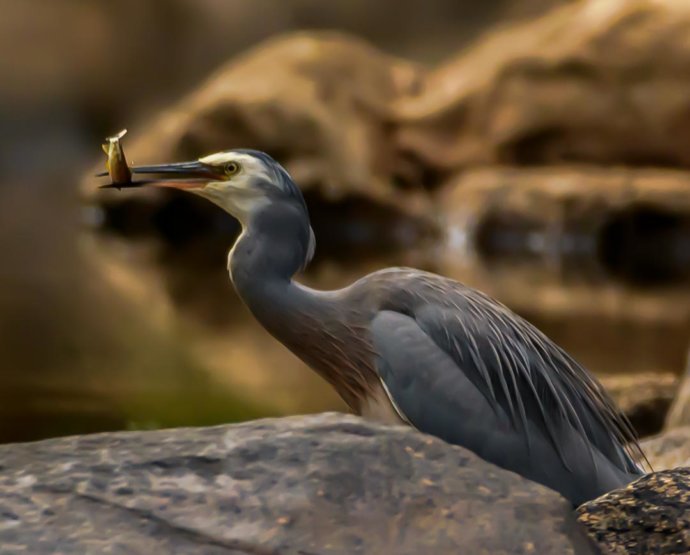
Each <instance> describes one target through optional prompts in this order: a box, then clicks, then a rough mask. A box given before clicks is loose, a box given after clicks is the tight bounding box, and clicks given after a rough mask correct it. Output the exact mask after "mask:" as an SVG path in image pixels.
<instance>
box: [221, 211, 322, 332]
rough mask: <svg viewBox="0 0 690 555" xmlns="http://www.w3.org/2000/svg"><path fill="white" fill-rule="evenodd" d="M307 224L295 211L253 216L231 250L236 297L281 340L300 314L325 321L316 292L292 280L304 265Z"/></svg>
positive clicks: (308, 237)
mask: <svg viewBox="0 0 690 555" xmlns="http://www.w3.org/2000/svg"><path fill="white" fill-rule="evenodd" d="M311 240H312V234H311V228H310V227H309V222H308V220H307V219H306V218H305V216H304V215H303V214H300V213H299V212H295V211H289V210H288V211H285V210H283V211H281V212H280V213H270V211H266V212H263V213H260V214H257V215H256V216H255V217H253V218H252V219H251V220H249V221H248V222H247V224H246V227H245V228H244V229H243V231H242V235H240V237H239V239H238V240H237V242H236V243H235V245H234V247H233V248H232V250H231V251H230V255H229V259H228V269H229V271H230V275H231V277H232V281H233V283H234V285H235V288H236V289H237V293H238V294H239V296H240V297H241V298H242V300H243V301H244V303H245V304H246V305H247V306H248V307H249V309H250V310H251V312H252V313H253V314H254V316H255V317H256V318H257V320H259V322H260V323H261V324H262V325H263V326H264V327H265V328H266V329H267V330H268V331H269V332H270V333H271V334H272V335H274V336H275V337H276V338H277V339H279V340H280V341H283V342H286V341H287V340H289V337H286V336H287V335H289V333H290V331H291V330H293V329H294V326H293V325H292V324H293V323H294V321H297V320H299V315H300V313H303V312H306V311H309V314H310V315H312V316H314V317H316V318H319V317H325V314H323V309H324V308H325V306H324V304H323V302H319V299H317V295H318V294H317V292H316V291H312V290H311V289H308V288H306V287H303V286H301V285H299V284H297V283H294V282H293V281H292V278H293V276H294V275H295V274H296V273H297V272H298V271H300V270H301V269H302V268H303V267H304V266H305V265H306V264H307V262H308V259H309V257H310V255H311V248H312V247H311V245H310V241H311Z"/></svg>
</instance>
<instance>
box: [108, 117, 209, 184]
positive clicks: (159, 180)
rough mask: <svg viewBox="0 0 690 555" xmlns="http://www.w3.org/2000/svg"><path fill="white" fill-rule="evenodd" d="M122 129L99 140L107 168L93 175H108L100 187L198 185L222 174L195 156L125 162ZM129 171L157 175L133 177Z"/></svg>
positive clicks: (123, 132) (123, 133)
mask: <svg viewBox="0 0 690 555" xmlns="http://www.w3.org/2000/svg"><path fill="white" fill-rule="evenodd" d="M126 133H127V130H126V129H123V130H122V131H120V132H119V133H118V134H116V135H113V136H112V137H108V138H107V139H106V142H105V144H103V151H104V152H105V153H106V155H107V156H108V160H107V161H106V164H105V167H106V170H107V171H105V172H100V173H97V174H96V177H106V176H110V183H108V184H107V185H101V186H100V188H101V189H123V188H136V187H143V186H144V185H153V186H156V187H170V188H174V189H199V188H202V187H204V185H206V183H208V182H209V181H213V180H214V179H219V178H222V173H219V170H218V169H217V168H214V167H213V166H211V165H209V164H204V163H203V162H201V161H199V160H194V161H192V162H176V163H173V164H157V165H153V166H129V165H128V164H127V158H126V157H125V152H124V149H123V147H122V144H121V142H120V141H121V139H122V138H123V137H124V136H125V134H126ZM132 174H144V175H155V176H158V177H152V178H150V179H139V180H134V179H132Z"/></svg>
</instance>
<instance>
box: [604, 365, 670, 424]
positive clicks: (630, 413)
mask: <svg viewBox="0 0 690 555" xmlns="http://www.w3.org/2000/svg"><path fill="white" fill-rule="evenodd" d="M599 381H600V382H601V383H602V385H603V386H604V387H605V388H606V390H607V391H608V392H609V393H610V395H611V397H612V398H613V400H614V402H615V403H616V405H617V406H618V407H619V408H620V409H621V410H622V411H623V413H624V414H625V415H626V416H627V417H628V419H629V420H630V422H631V423H632V425H633V427H634V428H635V430H636V431H637V433H638V435H639V436H640V437H646V436H649V435H652V434H656V433H658V432H660V431H661V429H662V427H663V425H664V419H665V417H666V413H667V411H668V408H669V406H670V405H671V401H672V400H673V396H674V395H675V392H676V387H677V384H678V378H676V376H674V375H673V374H669V373H654V372H649V373H645V374H621V375H609V376H600V377H599Z"/></svg>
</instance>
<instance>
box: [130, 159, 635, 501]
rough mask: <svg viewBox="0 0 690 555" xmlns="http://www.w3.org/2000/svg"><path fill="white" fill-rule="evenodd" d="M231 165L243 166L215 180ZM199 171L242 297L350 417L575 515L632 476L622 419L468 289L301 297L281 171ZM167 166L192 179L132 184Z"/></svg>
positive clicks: (411, 282)
mask: <svg viewBox="0 0 690 555" xmlns="http://www.w3.org/2000/svg"><path fill="white" fill-rule="evenodd" d="M228 163H230V164H242V165H243V167H242V168H241V169H240V170H238V171H237V173H233V176H230V177H226V178H225V179H223V178H221V175H222V174H223V172H222V171H221V167H226V168H227V165H226V164H228ZM198 164H199V170H198V175H206V176H208V175H209V174H215V175H217V177H216V178H215V179H213V180H212V181H210V182H209V183H208V185H207V186H206V187H201V188H196V189H194V190H193V191H192V192H196V193H198V194H200V195H202V196H205V197H207V198H209V199H210V200H212V201H213V202H215V203H216V204H219V205H220V206H222V207H223V208H224V209H225V210H227V211H228V212H230V213H231V214H233V215H234V216H236V217H237V218H238V219H239V220H240V221H241V222H242V224H243V233H242V235H241V237H240V238H239V239H238V241H237V242H236V244H235V246H234V247H233V249H232V251H231V255H230V257H229V270H230V273H231V276H232V280H233V283H234V284H235V287H236V289H237V291H238V293H239V295H240V297H241V298H242V299H243V300H244V302H245V303H246V305H247V306H248V307H249V309H250V310H251V312H252V313H253V314H254V315H255V316H256V318H257V319H258V320H259V321H260V322H261V324H262V325H263V326H264V327H265V328H266V329H267V330H268V331H269V332H270V333H271V334H272V335H273V336H274V337H276V338H277V339H278V340H279V341H281V342H282V343H284V344H285V345H286V346H287V347H288V348H289V349H290V350H292V351H293V352H294V353H295V354H296V355H297V356H298V357H300V358H301V359H302V360H304V361H305V362H306V363H307V364H308V365H309V366H310V367H311V368H313V369H314V370H315V371H317V372H318V373H319V374H320V375H321V376H323V377H324V378H325V379H326V380H328V381H329V382H330V383H331V384H332V385H333V386H334V387H335V389H336V390H337V391H338V393H339V394H340V395H341V396H342V397H343V399H344V400H345V401H346V402H347V403H348V405H349V406H350V407H351V408H352V409H353V411H354V412H357V413H360V414H372V415H377V416H379V415H384V419H386V420H389V421H402V422H406V423H408V424H410V425H412V426H414V427H415V428H417V429H419V430H420V431H422V432H426V433H429V434H432V435H435V436H438V437H440V438H442V439H444V440H446V441H448V442H449V443H453V444H457V445H462V446H464V447H466V448H468V449H470V450H472V451H474V452H475V453H477V454H478V455H479V456H481V457H483V458H484V459H486V460H487V461H490V462H492V463H494V464H496V465H498V466H501V467H503V468H506V469H508V470H512V471H514V472H517V473H518V474H521V475H523V476H525V477H527V478H529V479H531V480H534V481H537V482H540V483H542V484H544V485H546V486H548V487H551V488H553V489H555V490H557V491H559V492H561V494H563V495H564V496H565V497H566V498H568V499H569V500H570V501H571V502H573V503H574V504H580V503H582V502H584V501H587V500H589V499H592V498H594V497H597V496H599V495H601V494H603V493H605V492H607V491H609V490H612V489H614V488H617V487H620V486H623V485H624V484H626V483H628V482H630V481H631V480H633V479H635V478H636V477H637V476H639V475H640V474H642V469H641V468H640V466H638V464H637V463H636V462H635V459H638V460H641V459H643V455H642V453H641V451H640V449H639V446H638V444H637V442H636V439H635V434H634V432H633V430H632V428H631V426H630V424H629V422H628V421H627V420H626V418H625V417H624V416H623V415H622V414H621V413H620V412H619V411H618V410H617V409H616V407H615V406H614V404H613V402H612V401H611V399H610V398H609V396H608V395H607V394H606V392H605V391H604V390H603V388H602V387H601V386H600V385H599V383H598V382H597V381H596V380H595V378H593V377H592V376H591V375H590V374H589V373H588V372H587V371H586V370H585V369H584V368H583V367H582V366H580V365H579V364H578V363H577V362H575V361H574V360H573V359H572V358H571V357H570V356H569V355H568V354H567V353H566V352H565V351H563V350H562V349H561V348H560V347H558V346H557V345H556V344H555V343H553V342H552V341H551V340H549V339H548V338H547V337H546V336H544V335H543V334H542V333H541V332H539V331H538V330H537V329H536V328H535V327H534V326H532V325H531V324H529V323H528V322H527V321H525V320H524V319H522V318H520V317H519V316H517V315H516V314H514V313H513V312H511V311H510V310H509V309H508V308H506V307H505V306H503V305H501V304H500V303H498V302H496V301H494V300H492V299H491V298H489V297H488V296H486V295H484V294H482V293H480V292H479V291H476V290H474V289H472V288H469V287H466V286H464V285H462V284H460V283H458V282H456V281H453V280H451V279H448V278H444V277H441V276H438V275H435V274H431V273H427V272H422V271H419V270H414V269H407V268H391V269H386V270H382V271H379V272H375V273H373V274H370V275H368V276H366V277H364V278H362V279H360V280H359V281H357V282H355V283H354V284H352V285H351V286H349V287H347V288H345V289H341V290H338V291H329V292H324V291H316V290H313V289H310V288H307V287H304V286H302V285H300V284H299V283H297V282H295V281H293V279H292V278H293V276H294V274H295V273H297V272H298V271H300V270H301V269H302V268H303V267H304V266H305V265H306V264H307V263H308V261H309V259H310V258H311V254H312V253H313V247H314V236H313V232H312V231H311V227H310V225H309V216H308V213H307V208H306V205H305V203H304V199H303V197H302V195H301V193H300V191H299V189H298V188H297V186H296V185H295V184H294V183H293V181H292V179H291V178H290V176H289V175H288V173H287V172H286V171H285V170H284V169H283V168H282V166H280V165H279V164H277V162H275V161H274V160H273V159H272V158H270V157H269V156H268V155H266V154H264V153H258V152H256V151H249V150H238V151H228V152H226V153H219V154H217V155H212V156H210V157H207V158H202V159H201V161H200V162H199V163H198ZM224 164H225V165H224ZM174 167H184V171H185V174H189V173H190V171H189V163H186V164H182V165H177V166H175V165H171V166H157V167H155V166H154V167H151V166H149V167H145V168H141V169H140V170H139V173H151V172H152V171H155V170H156V168H158V169H162V171H165V172H167V173H170V171H171V170H170V168H174ZM234 170H235V168H234V166H233V172H234ZM134 171H135V172H137V171H138V170H137V168H134ZM224 184H227V185H224ZM382 399H384V400H385V402H384V403H383V405H386V406H383V405H382ZM372 407H373V408H372Z"/></svg>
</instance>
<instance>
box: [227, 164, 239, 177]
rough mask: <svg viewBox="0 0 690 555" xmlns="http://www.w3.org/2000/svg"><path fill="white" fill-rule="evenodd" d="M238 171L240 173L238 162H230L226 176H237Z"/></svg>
mask: <svg viewBox="0 0 690 555" xmlns="http://www.w3.org/2000/svg"><path fill="white" fill-rule="evenodd" d="M238 171H240V165H239V164H238V163H237V162H228V163H227V164H225V175H227V176H231V175H235V174H236V173H237V172H238Z"/></svg>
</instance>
